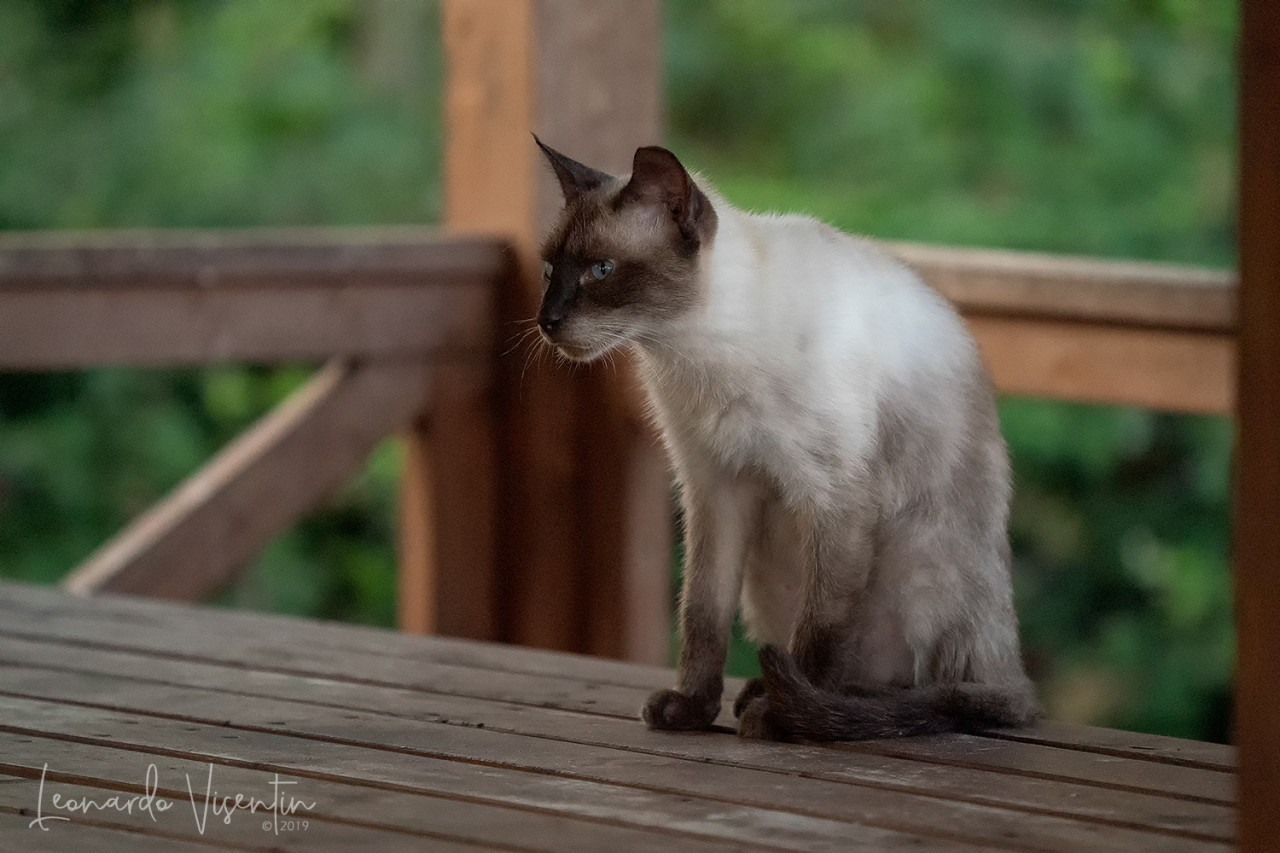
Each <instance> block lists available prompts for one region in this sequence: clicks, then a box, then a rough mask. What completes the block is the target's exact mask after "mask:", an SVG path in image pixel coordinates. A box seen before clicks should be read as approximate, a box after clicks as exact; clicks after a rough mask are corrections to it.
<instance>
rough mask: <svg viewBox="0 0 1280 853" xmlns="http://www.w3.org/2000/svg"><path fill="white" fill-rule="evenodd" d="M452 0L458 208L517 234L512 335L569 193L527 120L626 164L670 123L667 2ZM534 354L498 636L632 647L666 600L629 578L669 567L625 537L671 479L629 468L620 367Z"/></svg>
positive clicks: (587, 156)
mask: <svg viewBox="0 0 1280 853" xmlns="http://www.w3.org/2000/svg"><path fill="white" fill-rule="evenodd" d="M442 9H443V12H444V28H443V29H444V41H445V51H446V56H447V62H448V80H447V87H446V115H447V127H448V132H449V135H448V140H447V144H446V149H445V150H446V156H445V190H446V191H445V198H446V222H447V226H448V227H449V228H450V229H451V230H454V231H464V232H476V231H478V232H483V233H498V234H502V235H504V236H507V237H509V238H510V239H511V240H512V241H513V242H514V244H515V248H516V255H517V259H518V264H519V269H520V273H521V274H520V276H519V277H518V278H514V279H513V280H512V285H513V286H512V287H511V288H509V289H508V290H507V291H505V292H504V294H503V299H502V304H501V308H500V314H501V318H502V320H503V321H504V323H505V324H507V325H505V328H506V329H508V330H510V331H509V332H508V335H511V334H515V333H516V332H517V331H518V330H519V329H520V326H519V325H518V322H519V321H522V320H523V321H525V322H526V323H527V322H528V320H529V318H531V317H532V316H533V314H534V312H535V311H536V309H537V304H538V300H539V297H540V275H539V271H540V267H541V265H540V263H538V262H537V245H538V242H539V240H540V238H541V236H542V233H543V231H544V229H545V228H546V227H547V225H548V224H549V223H550V220H551V217H552V216H553V215H554V213H555V211H556V210H557V209H558V207H559V206H560V203H561V202H560V193H559V188H558V187H557V185H556V183H555V181H554V180H553V179H552V177H551V175H550V171H549V170H548V169H547V167H546V166H545V164H544V163H543V162H542V161H541V160H540V159H539V158H540V155H539V153H538V152H537V149H536V148H535V147H534V145H533V141H532V139H531V137H530V135H529V132H530V131H537V132H538V133H539V135H541V136H542V138H543V139H544V140H546V141H547V142H548V143H549V144H551V145H553V146H558V147H560V148H562V149H564V150H565V152H566V153H568V154H571V155H572V156H574V157H576V158H579V159H581V160H583V161H585V162H589V163H591V164H592V165H594V166H597V167H600V168H604V169H609V170H612V171H614V172H616V173H625V172H627V171H629V169H630V163H631V155H632V154H633V152H634V151H635V149H636V148H637V147H638V146H641V145H646V144H651V143H653V142H655V141H657V140H659V138H660V126H661V110H660V104H659V92H660V84H659V50H658V39H659V23H660V21H659V8H658V3H657V2H656V0H445V2H444V4H443V7H442ZM601 45H608V48H607V49H601ZM525 355H526V352H525V351H523V350H518V351H517V352H515V353H513V354H512V355H511V356H509V357H508V358H506V359H504V360H502V361H501V362H500V363H499V376H500V385H499V390H500V395H501V402H500V405H502V406H503V407H504V411H505V412H506V413H507V416H506V417H505V418H504V428H503V431H502V434H501V438H502V445H503V450H502V455H503V459H504V464H503V483H502V489H501V498H500V500H501V501H502V517H503V519H504V524H503V527H502V534H503V540H502V543H501V549H500V559H501V562H502V565H503V569H504V572H505V582H506V585H505V588H504V590H503V603H502V612H503V614H504V618H503V625H502V637H503V638H504V639H508V640H512V641H515V642H518V643H522V644H526V645H537V646H543V647H548V648H557V649H565V650H572V651H583V652H596V653H601V654H613V655H620V654H625V653H627V652H626V650H627V649H629V648H635V646H634V645H629V643H630V641H629V640H628V639H627V637H626V632H627V631H628V627H627V626H628V625H630V624H633V623H632V622H629V621H628V620H629V619H631V618H634V619H635V620H636V623H637V624H638V623H642V624H647V625H654V624H662V623H663V621H664V620H665V619H666V618H667V617H666V609H667V606H668V602H667V601H666V599H665V597H664V598H663V600H662V601H661V602H660V603H661V608H655V605H654V603H653V602H650V601H647V600H646V601H645V602H641V601H638V600H628V598H627V596H628V589H629V587H628V585H627V582H626V581H625V580H624V579H625V578H628V577H632V578H634V577H640V576H647V575H651V576H653V577H657V578H662V579H663V580H664V582H665V578H666V577H667V572H668V571H669V566H668V561H667V560H666V559H665V558H662V559H659V558H658V556H657V555H655V554H654V553H653V551H654V549H646V548H642V547H633V545H632V544H631V543H629V541H627V540H628V537H629V536H630V535H632V534H630V533H628V532H627V531H629V530H632V529H633V528H631V527H628V525H627V523H626V519H628V518H633V519H634V518H658V517H662V516H664V515H665V513H666V508H667V507H668V506H669V493H668V491H667V489H666V487H665V484H664V485H663V486H662V487H661V488H654V486H653V484H652V482H650V481H646V482H648V483H649V485H645V486H639V485H637V484H636V483H631V482H627V483H619V482H618V481H619V478H620V477H623V476H625V472H626V471H627V470H628V461H627V460H628V459H629V454H630V453H631V446H630V444H629V442H631V441H633V440H635V438H636V433H635V432H634V431H633V430H632V429H631V427H630V426H629V425H628V423H627V422H625V420H624V419H625V418H627V417H629V416H630V415H629V413H624V412H622V411H621V410H620V409H619V408H618V407H616V406H614V405H613V404H612V403H611V402H610V395H612V394H614V393H615V391H616V389H618V388H623V389H625V388H626V387H627V385H628V383H629V381H630V378H629V375H628V374H627V372H626V371H623V372H621V375H613V374H610V373H608V372H607V371H602V370H600V369H599V368H592V369H587V370H580V371H578V372H577V373H576V374H570V372H569V371H566V370H564V369H563V368H562V367H561V366H557V365H554V364H550V363H547V364H543V363H535V364H533V365H532V366H531V367H530V368H529V369H528V370H527V371H524V370H523V369H522V364H523V360H524V357H525ZM548 361H549V360H548ZM423 476H426V474H424V475H423ZM650 479H651V478H650ZM647 533H648V534H652V533H654V531H647ZM631 560H638V561H640V562H642V563H644V565H631V564H630V563H629V561H631ZM638 609H642V610H643V612H641V610H638ZM624 614H625V617H624Z"/></svg>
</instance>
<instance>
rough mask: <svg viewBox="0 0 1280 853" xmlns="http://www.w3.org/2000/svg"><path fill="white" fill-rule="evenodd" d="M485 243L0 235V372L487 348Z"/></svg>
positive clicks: (357, 237)
mask: <svg viewBox="0 0 1280 853" xmlns="http://www.w3.org/2000/svg"><path fill="white" fill-rule="evenodd" d="M504 268H505V258H504V254H503V248H502V246H501V245H499V244H498V243H496V242H494V241H492V240H476V239H458V238H455V239H449V240H444V239H441V238H439V237H432V236H429V235H424V233H423V232H422V231H421V230H419V229H413V230H412V231H410V230H397V229H389V230H388V229H383V230H377V231H332V230H318V231H282V232H271V231H268V232H265V233H251V232H248V233H247V232H228V233H216V232H175V233H165V232H134V233H121V232H107V233H105V234H72V235H63V234H0V370H6V369H7V370H45V369H61V368H74V367H84V366H89V365H99V364H131V365H143V366H167V365H177V364H202V363H209V362H219V361H262V362H279V361H289V360H300V359H317V360H318V359H322V358H327V357H329V356H331V355H344V356H373V357H389V356H413V357H418V356H421V355H423V354H426V353H439V354H454V355H459V354H467V353H486V354H487V353H488V352H489V350H490V347H491V340H492V338H491V333H492V326H491V305H492V289H493V283H494V281H495V280H496V279H497V277H498V276H499V275H500V274H501V271H502V270H503V269H504Z"/></svg>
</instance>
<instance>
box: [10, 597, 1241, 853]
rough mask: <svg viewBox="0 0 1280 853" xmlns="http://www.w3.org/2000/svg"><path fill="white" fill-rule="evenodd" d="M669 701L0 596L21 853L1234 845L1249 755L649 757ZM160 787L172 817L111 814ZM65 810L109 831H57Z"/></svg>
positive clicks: (525, 659) (678, 753) (657, 682)
mask: <svg viewBox="0 0 1280 853" xmlns="http://www.w3.org/2000/svg"><path fill="white" fill-rule="evenodd" d="M670 681H671V673H670V672H668V671H666V670H663V669H658V668H652V667H642V666H637V665H633V664H622V663H616V662H610V661H603V660H597V659H592V658H586V657H577V656H571V655H565V654H552V653H546V652H538V651H532V650H528V649H520V648H515V647H508V646H498V645H492V644H481V643H475V642H469V641H461V640H443V639H434V638H423V637H413V636H408V635H403V634H395V633H391V632H386V631H379V630H374V629H367V628H357V627H351V626H343V625H331V624H319V623H314V622H307V621H302V620H294V619H287V618H281V617H274V616H265V615H260V614H248V613H240V612H233V611H226V610H216V609H208V608H198V607H190V606H184V605H174V604H167V603H157V602H153V601H144V600H141V599H132V598H113V597H100V598H95V599H84V598H79V597H74V596H71V595H68V594H66V593H62V592H58V591H54V590H50V589H44V588H37V587H28V586H14V585H0V827H2V829H0V850H3V851H24V853H26V851H63V850H77V851H102V853H110V851H130V853H132V851H149V850H164V851H186V850H193V851H194V850H209V849H221V850H232V849H233V850H315V851H330V850H331V851H343V853H346V851H361V850H378V851H393V850H415V851H416V850H424V849H430V850H454V849H459V850H460V849H464V848H466V849H474V848H475V847H481V848H489V849H504V850H591V851H597V850H610V851H621V850H660V851H673V850H681V851H683V850H742V849H774V850H819V849H821V850H848V849H901V848H910V849H916V850H920V849H923V850H1053V851H1068V853H1082V851H1107V850H1114V851H1136V850H1162V851H1165V850H1196V851H1203V850H1218V849H1226V848H1229V847H1230V846H1231V840H1232V838H1233V832H1234V829H1233V826H1234V813H1233V799H1234V787H1235V785H1234V782H1235V779H1234V770H1233V767H1234V751H1233V750H1232V749H1231V748H1229V747H1224V746H1217V745H1212V744H1202V743H1196V742H1191V741H1180V740H1174V739H1169V738H1155V737H1149V736H1144V735H1133V734H1128V733H1122V732H1115V731H1108V730H1104V729H1091V728H1084V727H1077V726H1066V725H1061V724H1045V725H1043V726H1041V727H1039V728H1037V729H1033V730H1028V731H1022V732H1010V733H992V734H990V735H987V736H982V737H978V736H947V737H937V738H919V739H911V740H901V741H885V742H876V743H861V744H838V745H832V746H809V745H788V744H773V743H756V742H745V741H741V740H739V739H738V738H737V737H736V736H734V735H732V734H729V733H727V730H726V732H724V733H708V734H698V735H673V734H662V733H655V732H649V731H646V730H645V729H644V727H643V726H642V725H640V723H639V722H637V720H636V719H635V712H636V709H637V708H638V707H639V706H640V703H641V701H642V699H643V698H644V697H645V696H646V695H647V693H648V691H649V690H650V689H652V688H654V687H658V686H665V685H668V684H669V683H670ZM736 686H737V685H731V686H730V687H731V689H733V688H736ZM729 719H730V718H729V715H728V712H727V710H726V713H725V716H724V717H723V718H722V720H723V721H726V722H727V721H728V720H729ZM149 765H154V768H155V770H154V772H153V776H152V779H153V780H154V781H152V782H150V783H149V782H148V766H149ZM46 766H47V770H46V769H45V768H46ZM42 773H43V774H44V785H43V795H42V794H41V783H40V777H41V774H42ZM276 774H279V775H278V779H279V781H280V782H281V783H283V784H281V785H279V786H278V789H279V790H280V791H281V792H282V798H281V799H282V801H283V802H284V803H285V804H286V805H288V804H290V803H292V802H294V801H300V802H301V805H299V806H298V807H297V808H296V809H294V810H292V814H284V815H274V814H272V813H271V812H270V811H266V812H264V811H261V810H259V811H257V812H255V813H253V814H250V813H248V812H247V811H243V810H242V811H238V812H234V813H232V814H231V815H230V817H229V818H228V817H227V813H226V811H225V810H222V811H219V810H218V808H217V804H218V803H220V802H223V801H224V800H223V798H226V797H231V798H233V799H234V797H235V796H236V795H237V794H240V795H243V797H245V798H256V799H259V800H262V801H265V802H267V803H270V802H272V801H273V798H274V795H273V791H274V790H275V789H273V785H272V782H273V780H275V779H277V776H276ZM188 778H189V782H188ZM148 784H150V790H151V792H152V793H154V794H155V795H156V798H157V800H156V803H157V805H153V807H152V809H151V810H150V812H148V811H146V810H143V809H141V808H140V806H141V804H142V801H141V800H138V801H135V803H134V809H133V812H132V813H128V812H123V811H118V810H116V809H115V808H114V807H108V808H106V809H98V808H97V807H96V806H110V802H111V797H112V796H116V795H118V796H120V801H119V802H120V803H121V804H123V802H125V801H127V800H128V798H129V797H132V796H134V795H139V794H145V793H146V792H147V790H148ZM188 784H189V785H190V790H188ZM210 790H212V791H213V792H216V797H213V798H209V799H210V802H209V804H208V806H207V813H206V812H205V809H206V799H207V795H208V792H209V791H210ZM55 798H56V799H55ZM68 798H73V799H75V800H84V799H86V798H87V801H88V802H89V804H90V808H89V813H88V814H85V813H83V811H74V812H68V811H67V810H66V809H65V808H63V809H59V808H57V807H56V804H58V803H60V804H62V805H63V806H65V805H66V803H67V799H68ZM161 799H163V800H167V801H168V802H169V803H170V804H171V805H170V808H169V809H168V810H166V811H161V810H160V808H161V807H160V806H159V805H158V803H159V801H160V800H161ZM193 804H194V808H193ZM38 808H39V809H40V814H41V815H42V816H43V817H45V818H46V819H47V820H46V821H45V822H44V824H43V825H44V826H45V827H46V831H41V829H40V827H39V825H36V826H33V825H32V821H33V820H35V819H36V817H37V809H38ZM57 817H68V818H70V820H67V821H61V820H54V819H53V818H57Z"/></svg>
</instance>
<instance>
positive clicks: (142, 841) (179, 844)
mask: <svg viewBox="0 0 1280 853" xmlns="http://www.w3.org/2000/svg"><path fill="white" fill-rule="evenodd" d="M7 787H8V786H6V785H0V792H3V791H4V790H5V789H6V788H7ZM32 820H33V817H32V815H29V814H27V813H26V807H25V806H20V807H11V806H0V838H3V839H4V841H0V851H3V853H19V851H21V853H66V851H68V850H92V851H93V853H209V851H211V850H228V849H230V850H237V849H238V850H243V849H245V848H243V847H227V846H226V845H224V844H219V843H217V842H216V841H205V840H203V839H201V840H198V841H193V840H190V839H178V838H173V837H171V836H168V835H156V834H151V833H146V832H139V831H137V830H132V831H131V830H129V829H116V828H113V827H105V826H101V825H97V824H90V823H86V822H84V821H80V820H78V821H76V822H75V823H72V824H65V825H62V824H60V825H58V826H57V828H56V830H55V829H50V830H49V831H48V832H41V831H40V830H39V829H36V828H33V827H32V826H31V821H32ZM51 825H52V824H51ZM18 842H20V843H21V846H20V847H19V846H13V847H10V846H9V844H10V843H15V844H16V843H18Z"/></svg>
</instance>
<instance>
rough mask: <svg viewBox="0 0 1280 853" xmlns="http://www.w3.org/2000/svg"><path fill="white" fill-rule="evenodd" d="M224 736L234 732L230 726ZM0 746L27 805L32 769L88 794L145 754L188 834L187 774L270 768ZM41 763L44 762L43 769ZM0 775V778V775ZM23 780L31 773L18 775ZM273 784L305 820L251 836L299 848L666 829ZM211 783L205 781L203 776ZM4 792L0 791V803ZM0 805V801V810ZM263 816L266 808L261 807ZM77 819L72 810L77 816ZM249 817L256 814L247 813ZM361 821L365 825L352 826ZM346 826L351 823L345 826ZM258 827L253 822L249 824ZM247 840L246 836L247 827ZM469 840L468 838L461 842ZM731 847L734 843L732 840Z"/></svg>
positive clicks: (254, 775) (63, 746)
mask: <svg viewBox="0 0 1280 853" xmlns="http://www.w3.org/2000/svg"><path fill="white" fill-rule="evenodd" d="M228 739H235V736H234V735H232V736H231V737H230V738H228ZM0 747H2V749H3V755H4V759H3V761H0V774H4V775H7V776H9V777H10V779H20V780H24V782H19V783H17V784H14V783H12V782H11V783H10V784H8V785H0V798H3V797H5V796H6V795H5V793H4V792H5V791H6V790H7V791H8V795H7V797H8V801H9V802H14V803H17V804H18V805H19V806H20V807H31V806H32V805H33V804H34V802H35V799H36V796H37V794H38V791H37V789H36V784H37V783H38V779H39V775H40V773H41V772H45V775H46V784H47V785H48V786H49V790H48V791H47V792H46V801H47V800H48V799H49V798H51V797H52V795H53V794H54V793H63V794H64V795H65V794H66V793H68V791H67V789H68V787H70V786H71V785H72V784H78V785H82V786H89V785H92V786H94V787H95V788H97V789H98V790H97V793H94V792H93V791H92V790H90V791H89V796H91V797H92V798H93V799H95V800H97V801H102V800H104V799H106V798H107V797H108V796H109V793H107V792H110V791H125V792H141V791H143V790H145V779H146V773H147V769H148V765H149V764H154V765H155V767H156V772H155V787H154V791H155V793H156V794H157V795H158V796H160V797H165V798H168V799H171V800H173V801H174V802H175V803H176V805H177V810H176V811H171V812H169V813H167V814H166V817H170V818H173V817H176V818H177V819H178V823H177V825H176V826H175V827H174V829H175V830H176V832H175V834H190V833H189V832H188V830H189V829H190V827H191V825H192V822H193V813H192V811H191V807H190V802H191V799H192V796H193V795H192V792H191V791H188V789H187V784H188V779H190V780H191V785H192V791H194V796H195V798H196V801H197V805H198V806H200V807H202V806H203V801H204V796H205V792H206V789H207V788H209V787H212V788H213V789H214V790H216V791H217V792H219V793H220V794H221V795H223V796H227V795H232V796H234V794H235V793H241V794H244V795H245V796H256V797H260V798H262V797H264V796H266V797H269V796H270V794H271V790H272V789H271V787H270V783H271V782H272V780H273V775H274V774H272V773H270V772H267V771H264V770H257V769H251V768H248V767H241V766H235V765H227V764H224V763H217V764H214V765H213V766H211V765H210V764H209V763H206V762H201V761H195V760H191V759H184V758H176V757H173V756H171V755H152V754H147V753H145V752H141V753H140V752H138V751H135V750H128V749H118V748H112V747H107V746H97V745H91V744H84V743H77V742H74V741H65V740H55V739H41V738H32V737H27V736H19V735H13V734H3V733H0ZM45 764H47V765H48V767H49V769H48V770H47V771H45V770H44V765H45ZM4 775H0V779H3V778H4ZM25 780H32V781H31V782H30V783H27V782H26V781H25ZM280 781H281V782H282V783H283V786H282V787H281V790H284V791H289V792H291V795H292V796H296V797H298V798H299V799H303V800H305V801H306V802H307V803H308V804H311V805H312V806H313V807H312V808H309V809H306V810H301V809H299V810H298V812H297V814H299V815H302V816H304V817H305V818H307V819H308V820H309V822H310V825H309V826H308V827H307V828H306V829H305V830H301V831H298V830H294V831H285V832H282V833H280V835H276V833H275V826H274V825H273V827H272V830H271V831H270V832H268V833H266V834H265V835H260V836H259V837H258V840H259V841H260V842H265V843H267V844H271V843H281V842H284V843H305V844H306V849H308V850H311V849H315V848H314V847H313V845H314V844H324V845H329V846H332V845H333V844H335V843H347V844H350V845H351V846H349V847H347V848H338V849H349V850H352V849H353V850H366V849H368V850H372V849H377V850H382V849H384V848H383V847H382V846H374V845H384V844H388V843H393V844H400V845H405V844H409V845H412V847H411V848H410V849H413V850H421V849H423V847H424V846H428V845H429V847H430V849H432V850H435V849H437V848H438V847H440V846H442V845H444V846H445V847H446V849H452V847H453V846H454V845H461V844H468V845H484V846H485V847H486V848H488V849H521V850H551V849H555V850H577V851H596V850H600V849H605V848H608V847H610V846H615V845H616V846H620V847H622V849H626V850H647V851H654V853H662V851H664V850H669V849H670V847H671V844H672V837H671V834H670V833H667V832H656V831H653V830H646V829H641V828H636V827H632V826H627V825H620V824H613V823H608V822H601V821H596V820H591V819H580V818H574V817H568V816H565V815H561V814H554V813H547V812H542V811H538V810H535V809H529V808H523V807H520V806H498V805H494V804H492V803H487V802H476V801H471V800H467V799H465V798H461V797H457V796H451V795H448V794H445V795H433V794H430V793H425V792H421V791H413V792H404V791H399V790H393V789H391V788H388V787H376V786H372V785H363V784H358V783H340V782H334V781H330V780H328V779H317V778H312V777H307V776H288V775H282V776H281V777H280ZM211 783H212V784H211ZM3 802H4V800H3V799H0V803H3ZM3 808H5V806H4V805H0V810H2V809H3ZM120 817H121V819H122V822H123V824H124V825H125V826H129V827H136V828H141V829H145V828H146V827H145V824H147V823H148V821H147V818H146V816H145V815H143V816H142V819H141V821H139V820H138V819H137V818H136V817H135V819H133V820H129V819H128V816H127V815H122V816H120ZM267 817H269V815H267ZM249 820H250V816H248V815H237V816H236V817H234V818H233V819H232V821H233V826H232V829H235V830H239V829H240V827H239V826H238V824H239V823H243V822H244V821H249ZM77 821H78V818H77ZM251 823H252V825H253V827H254V828H255V830H256V827H257V826H259V825H260V824H261V823H262V819H261V818H259V819H257V820H252V821H251ZM50 826H51V827H52V829H51V830H50V832H51V833H56V832H59V831H61V829H62V828H63V826H64V825H55V824H52V823H51V824H50ZM361 828H368V829H370V830H372V831H370V832H360V831H358V830H359V829H361ZM353 830H357V831H356V832H354V833H353ZM256 831H259V832H261V830H256ZM204 837H205V838H206V839H210V840H211V841H212V843H215V844H220V845H225V844H229V843H231V841H232V840H233V839H234V838H235V836H234V835H232V834H231V833H229V832H228V831H227V830H226V829H225V828H224V825H223V824H222V823H221V822H220V819H219V818H217V817H214V818H213V820H212V821H209V822H208V823H207V824H206V831H205V836H204ZM249 840H251V841H252V840H253V837H252V835H250V837H249ZM680 840H681V843H682V844H688V845H689V846H690V847H691V848H692V849H696V850H706V851H714V850H727V849H731V848H730V847H729V845H728V844H724V843H717V842H714V841H710V840H706V839H699V838H694V837H692V836H690V835H685V836H683V837H682V838H681V839H680ZM468 849H470V848H468ZM732 849H741V848H740V847H739V848H732Z"/></svg>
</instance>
